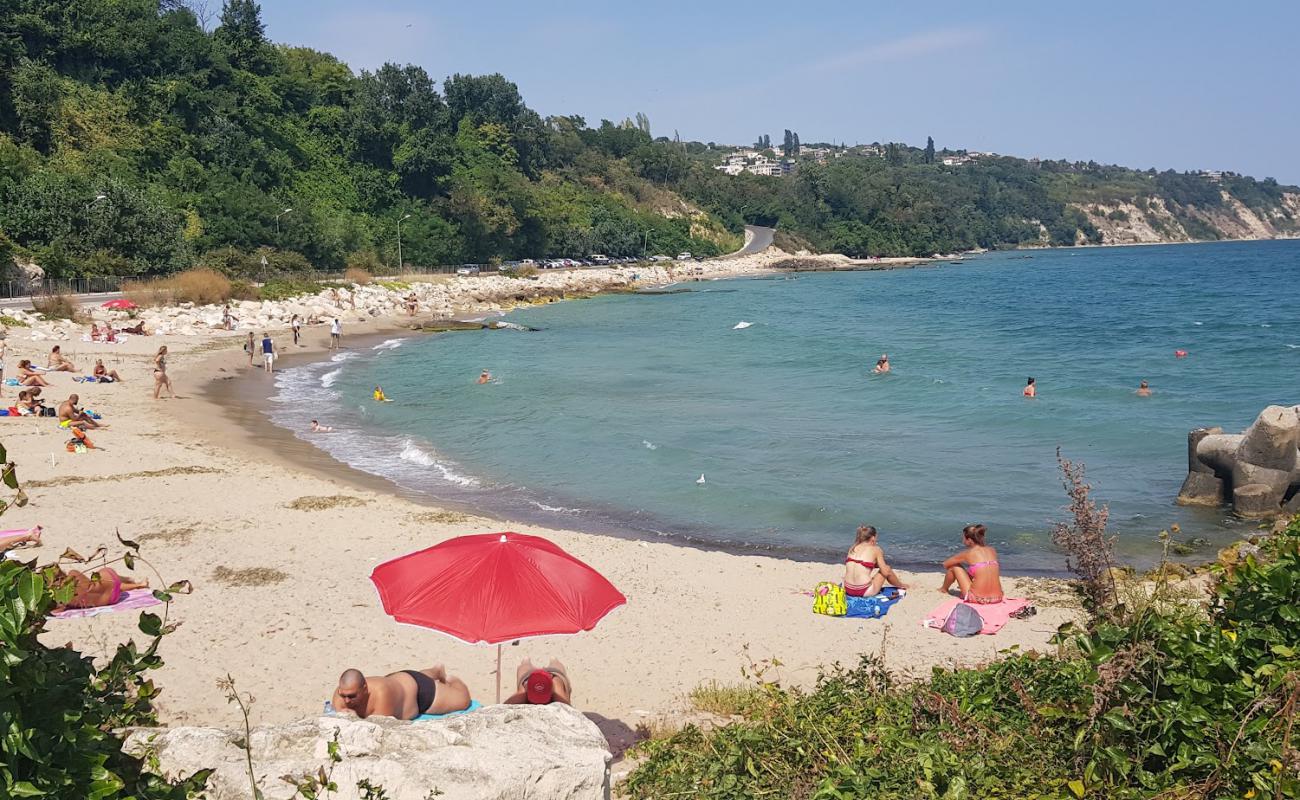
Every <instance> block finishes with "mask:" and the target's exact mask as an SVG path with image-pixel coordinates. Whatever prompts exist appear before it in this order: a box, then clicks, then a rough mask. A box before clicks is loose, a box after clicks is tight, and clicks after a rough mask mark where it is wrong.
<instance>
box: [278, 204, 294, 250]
mask: <svg viewBox="0 0 1300 800" xmlns="http://www.w3.org/2000/svg"><path fill="white" fill-rule="evenodd" d="M292 212H293V209H292V208H286V209H285V210H283V211H281V212H280V213H279V214H276V215H275V246H276V247H279V246H280V217H283V216H284V215H285V214H290V213H292Z"/></svg>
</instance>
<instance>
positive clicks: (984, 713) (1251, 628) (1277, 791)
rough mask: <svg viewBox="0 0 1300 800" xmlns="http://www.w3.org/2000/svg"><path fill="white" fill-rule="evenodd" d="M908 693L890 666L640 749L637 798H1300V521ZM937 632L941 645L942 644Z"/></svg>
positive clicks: (869, 662)
mask: <svg viewBox="0 0 1300 800" xmlns="http://www.w3.org/2000/svg"><path fill="white" fill-rule="evenodd" d="M1209 599H1210V603H1209V605H1208V608H1206V609H1186V608H1185V610H1181V611H1171V610H1169V607H1170V606H1169V604H1163V603H1159V602H1157V598H1152V601H1151V602H1150V603H1149V604H1147V605H1144V606H1143V607H1140V608H1129V609H1123V608H1116V609H1112V610H1111V611H1110V613H1108V614H1107V615H1106V616H1105V617H1102V618H1099V621H1097V622H1095V623H1094V624H1093V625H1092V626H1091V630H1089V631H1087V632H1079V631H1076V630H1074V629H1073V628H1072V627H1070V626H1067V627H1066V628H1065V629H1063V630H1062V632H1061V634H1060V635H1059V637H1058V642H1059V644H1060V645H1061V650H1060V653H1059V654H1058V655H1055V656H1050V657H1049V656H1037V655H1034V654H1010V655H1009V656H1008V657H1006V658H1005V659H1003V660H1002V661H999V662H997V663H994V664H990V665H988V666H985V667H983V668H978V669H958V670H940V669H936V670H935V671H934V673H933V674H932V675H931V677H930V678H929V679H928V680H925V681H922V682H917V683H912V684H907V685H900V684H898V683H896V682H895V680H894V679H893V677H892V676H891V675H890V674H889V673H888V672H886V671H885V670H884V669H883V668H882V667H881V665H880V664H879V662H878V661H877V660H875V659H873V658H870V657H864V658H863V659H862V662H861V663H860V664H859V665H858V666H857V667H856V668H854V669H845V668H842V667H840V666H839V665H835V666H833V667H831V668H829V669H828V670H826V672H825V673H824V674H823V675H822V676H821V677H820V678H819V679H818V681H817V683H816V685H815V687H814V688H813V689H812V690H811V691H807V692H805V691H800V690H798V689H786V688H781V687H779V686H774V685H770V684H769V685H763V686H762V691H763V692H764V694H765V698H766V702H762V703H758V702H749V703H747V704H746V716H747V718H746V720H745V721H744V722H739V723H734V724H731V725H727V726H725V727H722V728H718V729H716V730H713V731H710V732H707V733H706V732H704V731H701V730H700V729H698V728H695V727H687V728H685V729H684V730H682V731H680V732H678V733H676V734H674V735H672V736H670V737H668V738H665V739H660V740H653V741H650V742H647V743H645V744H643V745H641V746H640V754H641V756H642V757H643V758H644V762H643V763H642V764H641V766H639V767H638V768H637V769H636V770H635V771H634V772H633V773H632V774H631V775H630V776H629V777H628V779H627V783H626V784H625V787H626V789H627V791H628V793H629V794H630V796H631V797H633V798H652V797H655V798H658V797H674V796H676V797H700V798H719V799H720V798H729V799H730V798H747V797H774V798H775V797H782V798H786V797H789V798H818V799H820V798H858V797H909V798H910V797H925V798H1032V797H1041V798H1049V797H1050V798H1055V797H1062V798H1134V799H1136V798H1157V797H1160V798H1218V797H1248V798H1259V800H1264V798H1300V750H1298V749H1297V746H1298V745H1300V741H1298V740H1300V731H1295V732H1293V726H1294V722H1295V717H1296V710H1297V705H1298V704H1300V624H1297V623H1300V517H1297V518H1296V519H1295V520H1293V521H1292V523H1291V525H1290V526H1289V528H1288V529H1287V531H1286V532H1285V533H1283V534H1280V535H1278V536H1276V537H1274V538H1272V539H1270V540H1268V541H1267V542H1266V543H1265V544H1264V545H1263V546H1262V549H1261V553H1260V555H1259V556H1258V557H1251V558H1249V559H1247V561H1246V562H1245V563H1244V564H1242V565H1239V566H1238V567H1237V568H1236V569H1235V570H1233V571H1232V572H1231V574H1228V575H1226V576H1224V577H1223V578H1222V580H1221V581H1220V582H1219V583H1218V584H1217V585H1216V586H1215V587H1214V588H1213V590H1212V592H1211V595H1210V598H1209ZM935 635H939V634H935Z"/></svg>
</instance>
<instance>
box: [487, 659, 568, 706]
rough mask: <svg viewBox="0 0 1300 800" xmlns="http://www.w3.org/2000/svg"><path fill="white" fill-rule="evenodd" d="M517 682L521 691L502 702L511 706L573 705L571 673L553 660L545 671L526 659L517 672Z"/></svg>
mask: <svg viewBox="0 0 1300 800" xmlns="http://www.w3.org/2000/svg"><path fill="white" fill-rule="evenodd" d="M515 680H516V684H515V685H517V686H518V687H519V691H517V692H515V693H514V694H512V695H510V696H509V697H507V698H506V699H505V700H503V701H502V702H504V703H510V704H511V705H534V706H544V705H547V704H549V703H564V704H565V705H566V706H567V705H572V704H573V703H572V696H571V693H572V692H573V684H572V683H570V682H569V673H568V672H566V671H565V669H564V665H563V664H561V663H560V662H559V661H558V660H557V659H554V658H552V659H551V663H549V664H547V665H546V668H545V669H538V668H537V667H534V666H533V662H532V660H531V659H527V658H525V659H524V660H523V661H521V662H520V663H519V669H517V670H515Z"/></svg>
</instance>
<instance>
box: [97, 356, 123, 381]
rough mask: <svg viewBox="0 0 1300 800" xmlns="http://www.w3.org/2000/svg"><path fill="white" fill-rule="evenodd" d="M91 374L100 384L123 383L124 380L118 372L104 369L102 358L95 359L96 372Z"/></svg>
mask: <svg viewBox="0 0 1300 800" xmlns="http://www.w3.org/2000/svg"><path fill="white" fill-rule="evenodd" d="M91 374H93V375H94V376H95V380H96V381H98V382H99V383H121V382H122V378H121V376H119V375H118V374H117V370H115V369H107V368H105V367H104V359H102V358H97V359H95V371H94V372H93V373H91Z"/></svg>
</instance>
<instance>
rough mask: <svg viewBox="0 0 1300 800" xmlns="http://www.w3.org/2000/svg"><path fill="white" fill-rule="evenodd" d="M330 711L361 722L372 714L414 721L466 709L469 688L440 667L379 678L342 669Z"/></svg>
mask: <svg viewBox="0 0 1300 800" xmlns="http://www.w3.org/2000/svg"><path fill="white" fill-rule="evenodd" d="M331 703H332V704H333V706H334V710H335V711H338V712H343V711H351V712H352V713H354V714H356V715H357V716H358V717H361V718H362V719H365V718H366V717H369V716H370V715H372V714H377V715H379V716H381V717H396V718H397V719H415V718H416V717H418V716H420V715H421V714H450V713H451V712H453V711H464V710H465V709H467V708H469V704H470V697H469V687H467V686H466V685H465V682H464V681H462V680H461V679H460V678H457V677H455V676H451V675H448V674H447V669H446V667H444V666H443V665H442V664H435V665H433V666H432V667H430V668H429V669H424V670H419V671H416V670H413V669H404V670H402V671H401V672H394V673H392V674H389V675H385V676H383V677H378V676H371V677H366V676H364V675H362V674H361V671H360V670H356V669H349V670H345V671H344V673H343V674H342V675H340V676H339V685H338V686H337V687H336V688H335V689H334V697H333V699H332V700H331Z"/></svg>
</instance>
